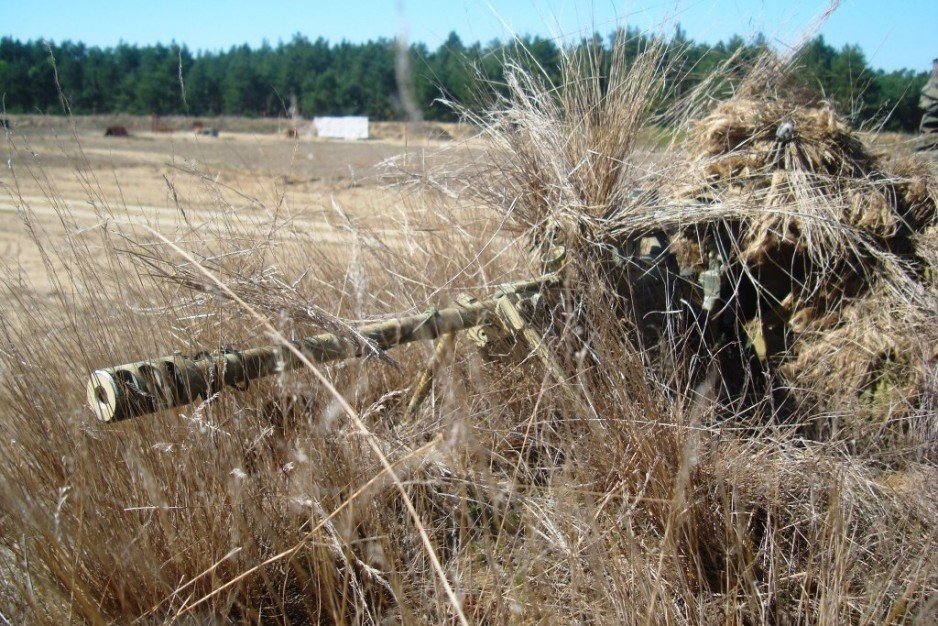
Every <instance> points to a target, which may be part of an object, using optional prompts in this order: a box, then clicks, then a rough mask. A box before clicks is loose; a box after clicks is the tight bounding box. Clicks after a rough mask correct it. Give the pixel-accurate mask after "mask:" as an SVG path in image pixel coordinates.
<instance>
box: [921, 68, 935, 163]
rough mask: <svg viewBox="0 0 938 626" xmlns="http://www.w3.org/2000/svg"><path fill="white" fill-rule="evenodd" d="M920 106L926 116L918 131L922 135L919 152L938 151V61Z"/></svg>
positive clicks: (923, 116)
mask: <svg viewBox="0 0 938 626" xmlns="http://www.w3.org/2000/svg"><path fill="white" fill-rule="evenodd" d="M918 106H919V107H921V109H922V111H924V114H923V115H922V122H921V124H919V127H918V130H919V132H920V133H922V135H923V136H922V138H921V141H920V143H919V145H918V148H917V149H918V150H938V59H935V60H934V61H932V66H931V76H930V77H929V78H928V82H927V83H925V86H924V87H922V97H921V98H919V101H918Z"/></svg>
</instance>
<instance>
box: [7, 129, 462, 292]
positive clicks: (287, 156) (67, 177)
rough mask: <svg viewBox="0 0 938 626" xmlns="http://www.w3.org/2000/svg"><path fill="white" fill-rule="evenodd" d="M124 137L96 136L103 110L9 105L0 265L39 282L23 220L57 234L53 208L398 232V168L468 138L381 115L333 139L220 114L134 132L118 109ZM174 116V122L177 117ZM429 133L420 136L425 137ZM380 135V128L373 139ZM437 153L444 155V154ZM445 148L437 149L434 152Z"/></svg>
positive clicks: (409, 201)
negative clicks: (81, 112)
mask: <svg viewBox="0 0 938 626" xmlns="http://www.w3.org/2000/svg"><path fill="white" fill-rule="evenodd" d="M118 121H119V122H121V123H123V124H124V125H126V126H127V127H128V128H130V129H131V136H130V137H127V138H120V137H104V132H103V129H104V127H105V126H106V125H107V124H109V123H113V122H114V120H113V119H111V118H103V117H102V118H77V119H75V120H73V121H72V123H71V124H70V123H69V122H68V121H67V120H65V119H63V118H43V117H39V116H19V117H18V118H17V117H14V118H13V119H12V122H13V128H14V129H15V130H14V132H12V133H9V134H8V135H7V136H6V138H5V145H4V152H5V154H4V156H5V159H4V160H5V161H6V163H7V167H5V168H4V170H3V172H2V173H0V250H2V258H3V262H4V263H5V264H6V265H7V266H8V267H16V266H17V265H20V266H22V268H23V269H24V270H25V271H26V274H27V277H28V279H29V280H30V282H31V283H32V284H33V285H35V287H36V288H37V289H39V290H43V289H48V288H49V285H48V279H47V276H46V272H45V271H44V269H43V268H42V266H41V260H40V258H39V256H38V254H37V249H36V246H35V245H33V244H32V242H31V241H30V239H29V237H27V232H28V229H27V226H29V228H33V229H36V230H37V231H39V232H42V233H43V235H42V236H43V237H45V238H47V239H45V240H47V241H54V240H55V239H56V238H61V237H63V236H64V233H65V227H64V223H63V220H62V215H61V213H62V212H61V211H60V209H62V208H63V206H62V205H63V204H65V205H67V207H68V209H69V211H68V214H69V218H70V219H74V220H75V222H76V225H77V226H78V227H79V232H81V230H80V229H82V228H86V229H92V228H94V227H95V226H98V225H101V224H102V223H103V222H104V221H105V220H109V219H112V220H122V221H128V222H137V223H140V224H146V225H147V226H149V227H151V228H154V229H156V230H158V231H160V232H161V233H163V234H166V235H167V236H169V235H171V234H173V233H176V232H178V231H179V229H181V228H198V226H199V224H201V223H203V222H206V221H211V220H213V219H215V218H216V217H217V216H218V215H219V212H224V213H229V214H236V215H237V218H238V220H240V221H241V222H243V223H244V224H250V223H251V222H252V220H257V221H262V220H263V221H264V222H267V223H269V218H270V216H271V215H272V214H274V213H276V214H277V215H278V216H281V219H283V220H285V221H287V222H289V224H290V227H289V229H288V230H289V232H290V233H291V234H292V235H293V236H296V235H303V236H307V237H309V239H310V241H311V242H313V243H314V244H315V245H317V246H336V245H340V244H343V243H347V241H348V237H349V235H348V231H349V227H350V226H351V227H354V226H362V227H369V228H373V229H375V230H374V232H376V233H378V234H381V235H383V236H386V237H390V238H393V237H399V236H401V233H402V224H403V223H404V222H407V223H408V224H409V228H417V229H418V230H419V229H420V222H421V216H422V215H424V214H425V208H424V205H425V204H426V203H422V201H421V200H422V199H421V198H420V197H416V196H414V195H412V194H409V193H407V192H406V191H402V190H401V189H399V188H395V187H394V182H395V181H398V182H399V180H400V178H401V176H402V173H401V172H402V169H405V170H407V171H408V172H411V173H414V174H415V175H419V173H420V172H422V171H425V169H426V168H425V166H426V165H427V164H428V163H432V162H434V161H435V160H439V159H441V158H445V159H447V160H452V161H459V160H460V159H471V158H472V147H471V145H472V141H471V139H470V140H468V141H459V142H456V141H447V140H440V139H436V137H439V136H440V135H441V132H445V133H446V134H447V135H450V136H466V135H467V134H468V131H467V130H466V129H464V128H459V127H455V126H452V127H451V128H450V129H449V130H448V131H446V130H445V129H442V130H441V126H440V125H434V126H433V127H432V128H430V127H426V126H421V127H412V128H410V130H409V132H408V129H407V128H405V127H404V126H403V125H401V124H383V125H382V124H379V125H377V126H376V127H374V128H373V134H375V135H376V136H378V137H379V138H377V139H372V140H367V141H361V142H343V141H333V140H325V139H317V138H310V137H305V136H303V135H302V134H301V136H300V137H299V138H289V137H288V136H287V135H286V133H284V132H278V130H282V128H279V127H280V126H283V124H284V122H283V121H282V120H280V121H267V124H266V125H264V124H263V123H262V121H259V120H230V119H228V120H225V121H224V124H222V126H223V127H225V128H229V129H234V132H232V131H223V132H222V133H221V135H220V137H218V138H213V137H210V136H199V135H196V134H195V133H192V132H186V131H179V132H173V133H152V132H149V131H138V130H137V129H138V128H145V127H146V126H147V124H148V123H149V122H148V120H147V119H146V118H126V119H125V118H121V119H119V120H118ZM173 126H178V127H182V126H184V124H183V123H182V122H179V121H178V120H176V121H173ZM431 136H432V137H434V139H430V138H428V137H431ZM382 137H383V138H382ZM444 153H445V154H444ZM441 155H443V156H441ZM431 217H432V216H431Z"/></svg>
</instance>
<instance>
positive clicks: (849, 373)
mask: <svg viewBox="0 0 938 626" xmlns="http://www.w3.org/2000/svg"><path fill="white" fill-rule="evenodd" d="M687 148H688V153H689V154H691V155H692V157H691V159H690V161H689V163H688V172H689V175H688V177H687V178H686V179H684V180H682V181H680V182H679V183H677V184H674V185H672V186H671V187H670V188H669V189H667V190H666V191H664V192H663V194H665V195H668V196H669V198H670V199H671V201H672V202H673V201H674V200H676V199H683V200H685V201H692V202H695V203H699V205H700V208H699V211H700V213H699V215H696V216H688V219H687V222H688V223H687V224H685V225H683V226H682V227H681V228H679V229H678V232H677V233H676V234H675V235H674V236H673V238H672V245H673V246H674V247H675V249H676V251H677V252H678V255H679V259H680V262H681V264H682V265H684V266H689V265H696V266H697V267H699V268H701V269H702V268H703V267H704V266H705V265H706V264H707V262H708V258H712V257H713V256H714V255H716V256H717V257H718V258H719V259H720V260H721V262H722V264H723V266H724V267H725V272H726V275H727V277H728V280H726V281H725V283H726V285H727V286H726V288H727V289H729V293H727V294H725V297H726V298H728V299H731V300H732V301H733V302H734V303H735V306H734V312H735V314H736V315H738V317H739V323H740V324H741V325H742V326H744V327H745V328H746V330H747V334H748V335H749V337H750V339H751V341H752V343H753V345H754V346H756V347H757V349H758V351H759V353H760V355H761V356H762V358H763V359H764V360H765V362H766V363H767V364H768V365H769V367H770V369H771V372H772V375H773V376H774V377H776V378H778V381H777V384H779V385H781V386H782V387H784V388H785V389H787V390H790V392H791V393H792V394H793V395H794V396H795V397H797V398H798V399H799V400H801V401H803V402H809V403H810V404H811V405H813V406H815V408H816V409H819V410H821V411H824V410H830V409H832V408H833V407H835V406H838V407H844V406H849V407H856V408H857V411H858V412H857V413H855V414H854V415H853V417H856V416H858V415H867V417H868V415H869V413H871V412H872V413H878V415H879V418H881V419H880V422H881V423H882V420H883V419H886V417H890V418H899V416H900V415H903V416H905V415H908V414H910V412H911V413H915V412H916V411H918V410H919V400H920V399H921V398H922V397H923V392H924V390H925V388H926V386H928V385H929V384H933V381H934V378H935V363H936V360H935V359H936V357H938V354H936V351H935V348H934V346H935V345H936V339H938V337H936V335H938V333H936V330H938V329H936V327H935V323H934V322H935V318H934V310H935V309H934V305H935V303H936V302H938V299H936V298H938V291H936V290H935V284H934V269H933V264H934V259H933V258H931V257H932V256H933V249H934V243H933V242H932V243H931V244H929V240H931V239H933V238H934V232H935V223H936V221H935V215H936V212H935V204H936V198H938V184H936V181H935V179H934V177H933V176H932V174H931V173H930V171H929V168H928V166H927V165H926V164H924V163H923V162H920V161H916V160H914V159H906V160H900V161H891V160H887V159H884V158H879V157H877V156H875V155H874V154H873V153H872V152H871V151H870V150H869V148H868V147H867V146H865V145H864V143H863V142H862V141H861V140H860V139H859V137H858V136H857V135H856V134H855V133H853V132H852V131H851V130H850V129H849V128H848V126H847V124H846V122H845V121H844V120H843V119H842V118H840V117H839V116H838V115H837V114H836V113H835V112H834V111H833V110H832V109H831V107H830V106H829V105H828V104H827V103H825V102H821V101H815V102H807V103H804V102H798V101H790V100H785V99H782V98H775V97H759V98H736V99H732V100H730V101H728V102H726V103H724V104H722V105H720V106H718V107H717V108H716V110H715V111H714V112H713V113H712V114H711V115H709V116H707V117H706V118H704V119H703V120H701V121H700V122H698V123H697V124H696V125H695V126H694V128H693V130H692V132H691V135H690V137H689V139H688V146H687ZM708 213H709V215H708ZM926 338H927V339H926ZM930 380H931V381H932V382H931V383H930V382H929V381H930ZM812 412H815V411H812ZM835 421H836V420H835ZM861 421H862V419H861ZM823 427H824V428H830V427H831V425H830V424H829V423H827V424H824V426H823Z"/></svg>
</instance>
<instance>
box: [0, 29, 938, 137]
mask: <svg viewBox="0 0 938 626" xmlns="http://www.w3.org/2000/svg"><path fill="white" fill-rule="evenodd" d="M617 40H618V41H620V42H623V41H624V42H625V46H626V50H625V53H626V55H627V58H630V57H631V58H634V56H636V55H638V54H639V53H640V51H641V50H643V49H644V48H645V47H647V46H648V45H649V44H650V43H651V42H652V38H651V36H649V35H645V34H643V33H641V32H639V31H637V30H627V31H619V32H617V33H614V34H612V35H610V36H609V37H602V36H600V35H598V34H597V35H594V36H593V37H591V38H585V39H583V40H581V41H580V42H578V43H576V44H570V45H572V46H574V47H576V46H581V47H582V46H589V47H591V49H593V50H598V49H602V50H605V51H606V52H608V51H610V49H611V48H612V46H613V45H614V42H615V41H617ZM659 41H660V40H659ZM664 45H665V55H666V57H668V59H667V60H668V67H669V71H670V72H671V73H672V74H673V80H672V85H674V88H673V89H672V92H671V95H672V97H677V96H679V95H680V94H681V93H684V92H686V91H688V90H689V89H692V88H693V87H694V85H696V84H697V83H699V82H700V81H702V80H704V79H706V78H707V77H708V76H709V75H711V73H712V72H714V71H715V70H716V69H717V68H720V67H722V66H723V65H724V64H725V63H727V61H728V60H730V59H740V60H743V61H745V60H746V59H754V58H756V57H757V56H758V55H759V54H760V53H761V52H762V51H763V50H764V49H765V47H766V42H765V40H764V38H762V37H756V38H755V39H754V40H750V41H746V40H744V39H742V38H741V37H738V36H737V37H733V38H731V39H730V40H728V41H725V42H720V43H718V44H716V45H710V44H704V43H695V42H694V41H692V40H689V39H688V38H687V36H686V34H685V33H684V31H683V30H682V29H681V28H680V27H678V28H677V29H676V31H675V33H674V35H673V36H672V37H671V38H670V39H669V40H668V41H666V42H664ZM564 52H565V50H564V49H562V48H561V47H560V46H558V44H557V43H555V42H554V41H553V40H551V39H546V38H542V37H536V36H535V37H523V38H521V39H518V40H513V41H511V42H508V43H504V42H501V41H498V40H496V41H493V42H491V43H488V44H481V43H473V44H468V45H467V44H465V43H464V42H463V41H462V40H461V39H460V38H459V36H458V35H456V34H455V33H452V34H450V36H449V37H448V39H447V40H446V41H445V42H444V43H443V44H441V45H440V46H439V47H438V48H437V49H435V50H431V49H429V48H428V47H427V46H426V45H424V44H413V45H410V46H407V47H406V48H404V47H402V46H401V44H400V43H399V42H398V41H396V40H391V39H379V40H377V41H368V42H366V43H359V44H354V43H349V42H347V41H342V42H339V43H330V42H329V41H327V40H325V39H323V38H319V39H316V40H310V39H309V38H307V37H305V36H303V35H295V36H294V37H293V39H291V40H290V41H289V42H281V43H278V44H277V45H276V46H271V45H269V44H264V45H262V46H260V47H259V48H252V47H250V46H247V45H241V46H234V47H232V48H230V49H228V50H224V51H200V52H197V53H193V52H192V51H191V50H190V49H189V48H188V47H187V46H185V45H177V44H170V45H163V44H157V45H148V46H137V45H131V44H125V43H121V44H118V45H117V46H114V47H109V48H100V47H96V46H87V45H85V44H83V43H80V42H71V41H64V42H61V43H58V44H56V43H47V42H43V41H25V42H21V41H19V40H17V39H13V38H11V37H3V38H0V98H2V101H0V104H2V106H3V107H4V109H5V110H6V111H9V112H12V113H29V112H42V113H53V114H54V113H62V112H64V111H65V110H66V108H67V110H69V111H71V112H72V113H75V114H85V113H91V114H96V113H132V114H143V115H149V114H156V115H170V114H176V115H180V114H181V115H193V116H212V115H221V114H224V115H244V116H265V117H271V116H285V115H288V114H289V112H291V111H298V112H301V113H302V114H303V115H306V116H312V115H367V116H369V117H371V118H373V119H377V120H394V119H404V118H406V117H407V116H408V115H410V116H413V114H414V113H415V112H414V111H413V110H409V107H408V103H407V101H406V100H407V99H406V98H405V99H404V100H405V101H402V98H401V96H400V93H401V90H400V88H399V85H401V84H403V85H406V88H407V93H410V94H412V96H413V97H412V102H413V103H414V105H415V106H416V108H417V109H418V111H419V113H418V114H419V115H421V116H422V117H423V118H424V119H428V120H453V119H455V113H454V112H453V110H452V109H451V108H450V107H449V106H448V105H446V104H444V102H442V101H441V99H447V100H450V101H455V102H460V103H461V104H463V105H466V106H469V107H470V108H474V107H478V106H481V102H480V100H479V94H480V91H481V90H480V89H479V85H480V82H479V79H480V78H482V79H483V80H484V81H486V82H487V84H489V85H491V86H493V87H494V88H495V89H496V90H498V89H503V88H504V81H503V79H504V76H505V71H506V64H507V63H508V60H511V61H512V62H515V63H518V62H521V63H529V64H531V67H538V68H539V71H543V72H544V73H545V74H546V75H547V77H548V78H550V79H551V80H552V81H554V82H555V84H556V82H557V81H559V79H560V73H561V70H560V63H561V58H562V56H563V53H564ZM798 63H799V65H800V69H799V72H798V74H797V75H798V77H799V80H800V81H801V82H803V83H804V85H805V86H807V87H809V88H811V89H813V90H815V91H818V92H820V93H821V94H822V95H823V96H824V97H826V98H828V99H830V100H833V101H834V102H835V103H837V105H838V106H839V108H840V109H841V111H842V112H843V113H845V114H846V115H847V116H848V118H849V119H850V120H851V121H852V122H853V123H854V124H856V125H858V126H861V125H863V126H871V125H880V124H881V125H882V127H883V128H885V129H887V130H904V131H914V130H915V129H916V128H917V125H918V123H919V120H920V119H921V115H922V111H921V110H920V109H919V108H918V95H919V91H920V90H921V88H922V86H923V85H924V84H925V81H926V79H927V72H925V71H922V72H915V71H912V70H897V71H892V72H885V71H883V70H877V69H873V68H871V67H870V66H869V64H868V63H867V61H866V57H865V56H864V54H863V52H862V50H861V49H860V48H859V46H856V45H847V46H844V47H842V48H840V49H836V48H834V47H833V46H831V45H830V44H828V43H827V42H825V40H824V38H823V37H817V38H815V39H813V40H812V41H810V42H809V43H808V44H807V45H806V46H805V47H804V48H803V49H802V51H801V53H800V57H799V61H798ZM731 76H732V75H731ZM666 104H667V103H662V105H663V106H664V105H666ZM410 108H411V109H412V108H413V106H412V107H410Z"/></svg>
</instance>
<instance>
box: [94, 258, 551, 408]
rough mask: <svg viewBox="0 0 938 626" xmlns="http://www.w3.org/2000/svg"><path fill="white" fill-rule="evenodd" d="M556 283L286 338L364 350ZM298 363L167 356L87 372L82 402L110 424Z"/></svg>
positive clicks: (233, 355)
mask: <svg viewBox="0 0 938 626" xmlns="http://www.w3.org/2000/svg"><path fill="white" fill-rule="evenodd" d="M560 285H561V279H560V277H559V275H558V274H557V273H550V274H546V275H545V276H543V277H541V278H539V279H537V280H531V281H522V282H517V283H510V284H507V285H503V286H501V287H500V288H499V289H498V291H497V292H496V294H495V295H494V296H493V297H492V298H489V299H487V300H481V301H479V300H474V299H472V298H464V299H461V300H460V301H459V302H458V304H457V305H456V306H453V307H449V308H445V309H431V310H430V311H428V312H426V313H421V314H417V315H410V316H406V317H400V318H395V319H390V320H387V321H382V322H376V323H373V324H367V325H365V326H361V327H359V328H358V329H357V331H356V332H357V334H358V336H359V337H360V338H361V339H362V340H363V341H352V340H349V339H345V338H343V337H340V336H338V335H334V334H332V333H322V334H319V335H315V336H313V337H307V338H305V339H300V340H297V341H292V342H291V343H292V345H293V346H294V347H295V348H296V349H297V350H299V351H300V352H301V353H302V354H303V355H304V356H305V357H306V358H307V359H309V360H310V361H312V362H314V363H327V362H330V361H339V360H343V359H348V358H354V357H360V356H363V355H364V354H366V353H367V352H368V350H369V349H378V350H386V349H388V348H392V347H394V346H397V345H401V344H405V343H411V342H414V341H421V340H427V339H436V338H437V337H440V336H442V335H445V334H448V333H453V332H457V331H461V330H467V329H470V328H473V327H476V326H480V325H483V324H485V323H487V322H486V320H487V319H488V318H489V316H491V315H492V314H494V313H495V312H496V311H497V310H498V305H499V302H501V301H502V300H504V299H505V298H507V297H512V298H513V299H514V300H515V306H517V307H519V308H521V309H528V310H533V308H536V307H537V306H538V305H539V302H540V296H541V294H542V292H544V291H549V290H553V289H556V288H558V287H559V286H560ZM302 365H303V361H302V360H301V359H300V358H299V357H298V356H297V355H296V354H295V353H294V352H293V351H292V350H290V349H289V348H288V347H287V346H284V345H280V344H277V345H272V346H265V347H258V348H249V349H246V350H235V349H231V348H223V349H220V350H217V351H215V352H211V353H206V352H203V353H200V354H198V355H196V356H195V357H191V358H190V357H185V356H183V355H181V354H174V355H171V356H165V357H160V358H156V359H151V360H146V361H137V362H135V363H128V364H125V365H118V366H115V367H109V368H105V369H99V370H96V371H94V372H93V373H92V374H91V378H90V380H89V381H88V387H87V396H88V404H89V406H90V407H91V409H92V411H93V412H94V413H95V415H96V416H97V418H98V419H99V420H100V421H103V422H118V421H122V420H125V419H130V418H133V417H140V416H143V415H148V414H150V413H156V412H158V411H162V410H164V409H171V408H176V407H181V406H185V405H187V404H191V403H192V402H195V401H196V400H198V399H199V398H202V399H206V398H210V397H212V396H213V395H214V394H216V393H218V392H219V391H221V390H222V389H223V388H225V387H235V388H241V389H243V388H246V387H247V386H248V384H249V383H250V382H251V381H252V380H256V379H258V378H263V377H265V376H270V375H272V374H277V373H280V372H287V371H290V370H294V369H297V368H299V367H301V366H302Z"/></svg>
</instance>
